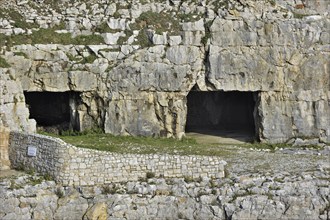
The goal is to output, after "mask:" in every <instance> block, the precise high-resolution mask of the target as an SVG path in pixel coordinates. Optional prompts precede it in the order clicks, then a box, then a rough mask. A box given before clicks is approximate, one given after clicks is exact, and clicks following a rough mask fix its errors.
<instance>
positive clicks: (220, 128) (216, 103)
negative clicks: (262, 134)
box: [185, 91, 256, 139]
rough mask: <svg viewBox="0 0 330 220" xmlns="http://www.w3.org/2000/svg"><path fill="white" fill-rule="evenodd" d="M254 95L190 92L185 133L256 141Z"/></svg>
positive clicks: (232, 92)
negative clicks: (241, 136) (246, 137)
mask: <svg viewBox="0 0 330 220" xmlns="http://www.w3.org/2000/svg"><path fill="white" fill-rule="evenodd" d="M255 95H256V93H254V92H239V91H230V92H223V91H212V92H203V91H191V92H190V93H189V94H188V96H187V108H188V109H187V120H186V129H185V131H186V132H196V133H201V134H212V135H217V136H226V137H239V136H240V135H243V136H248V137H250V138H252V139H255V117H254V111H255Z"/></svg>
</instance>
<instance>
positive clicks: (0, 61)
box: [0, 57, 10, 68]
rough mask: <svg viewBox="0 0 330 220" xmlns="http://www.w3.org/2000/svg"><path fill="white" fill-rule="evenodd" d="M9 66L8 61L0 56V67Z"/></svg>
mask: <svg viewBox="0 0 330 220" xmlns="http://www.w3.org/2000/svg"><path fill="white" fill-rule="evenodd" d="M9 67H10V65H9V63H7V61H6V60H5V59H4V58H2V57H0V68H9Z"/></svg>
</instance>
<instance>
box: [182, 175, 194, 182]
mask: <svg viewBox="0 0 330 220" xmlns="http://www.w3.org/2000/svg"><path fill="white" fill-rule="evenodd" d="M183 180H184V181H185V182H186V183H192V182H194V178H193V177H191V176H184V177H183Z"/></svg>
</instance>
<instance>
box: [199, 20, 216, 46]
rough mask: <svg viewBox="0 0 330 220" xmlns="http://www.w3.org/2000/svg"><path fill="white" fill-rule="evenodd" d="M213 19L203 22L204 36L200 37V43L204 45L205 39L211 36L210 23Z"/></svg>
mask: <svg viewBox="0 0 330 220" xmlns="http://www.w3.org/2000/svg"><path fill="white" fill-rule="evenodd" d="M212 23H213V21H208V22H206V23H205V24H204V28H205V36H204V37H202V39H201V43H202V44H204V45H206V44H207V41H208V40H209V39H210V38H211V25H212Z"/></svg>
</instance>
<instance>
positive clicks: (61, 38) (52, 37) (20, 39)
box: [0, 24, 104, 47]
mask: <svg viewBox="0 0 330 220" xmlns="http://www.w3.org/2000/svg"><path fill="white" fill-rule="evenodd" d="M62 26H63V25H62V24H60V25H57V26H54V27H52V28H48V29H42V28H41V29H39V30H37V31H33V32H32V34H31V35H26V34H18V35H12V36H6V35H4V34H0V47H3V46H7V47H12V46H13V45H20V44H49V43H52V44H64V45H68V44H75V45H92V44H103V43H104V39H103V37H102V36H100V35H95V34H93V35H79V36H77V37H72V36H71V34H70V33H56V30H61V29H63V28H62Z"/></svg>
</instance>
